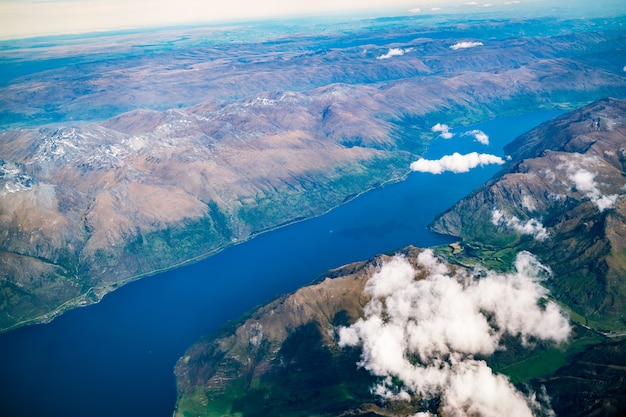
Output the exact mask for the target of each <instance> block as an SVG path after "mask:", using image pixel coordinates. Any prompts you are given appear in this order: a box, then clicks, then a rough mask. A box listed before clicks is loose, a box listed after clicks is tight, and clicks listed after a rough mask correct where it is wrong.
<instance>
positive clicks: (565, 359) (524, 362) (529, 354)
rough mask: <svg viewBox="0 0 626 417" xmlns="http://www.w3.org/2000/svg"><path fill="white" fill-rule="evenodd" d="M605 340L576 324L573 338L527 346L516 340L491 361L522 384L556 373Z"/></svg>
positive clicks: (515, 381)
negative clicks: (559, 342) (555, 343)
mask: <svg viewBox="0 0 626 417" xmlns="http://www.w3.org/2000/svg"><path fill="white" fill-rule="evenodd" d="M605 340H606V338H605V337H602V336H601V335H599V334H597V333H595V332H593V331H591V330H588V329H585V328H583V327H581V326H575V327H574V331H573V335H572V338H571V339H570V341H569V342H567V343H566V344H564V345H560V346H555V345H553V344H549V343H536V345H535V346H531V347H530V348H525V347H522V346H521V344H520V343H519V341H514V343H515V345H513V344H512V343H507V344H506V350H505V351H499V352H496V354H495V355H494V356H492V357H491V358H490V359H489V361H488V362H489V365H490V366H491V368H492V369H493V370H494V371H495V372H498V373H501V374H504V375H506V376H508V377H509V378H510V379H511V381H512V382H513V383H515V384H521V383H525V382H528V381H530V380H531V379H533V378H539V377H543V376H546V375H551V374H553V373H554V372H556V371H557V370H558V369H559V368H562V367H563V366H566V365H567V364H569V363H570V362H571V360H572V358H573V357H574V356H575V355H577V354H578V353H580V352H582V351H584V350H585V349H586V348H588V347H589V346H593V345H596V344H599V343H602V342H604V341H605Z"/></svg>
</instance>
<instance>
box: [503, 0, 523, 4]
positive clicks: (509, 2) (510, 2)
mask: <svg viewBox="0 0 626 417" xmlns="http://www.w3.org/2000/svg"><path fill="white" fill-rule="evenodd" d="M504 4H520V1H519V0H513V1H505V2H504Z"/></svg>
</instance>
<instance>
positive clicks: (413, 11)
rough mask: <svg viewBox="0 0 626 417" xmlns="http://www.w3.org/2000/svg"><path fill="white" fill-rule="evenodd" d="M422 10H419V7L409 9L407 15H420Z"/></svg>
mask: <svg viewBox="0 0 626 417" xmlns="http://www.w3.org/2000/svg"><path fill="white" fill-rule="evenodd" d="M421 12H422V9H420V8H419V7H415V8H414V9H410V10H409V13H421Z"/></svg>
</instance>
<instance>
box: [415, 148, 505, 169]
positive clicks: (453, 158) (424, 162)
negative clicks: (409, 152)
mask: <svg viewBox="0 0 626 417" xmlns="http://www.w3.org/2000/svg"><path fill="white" fill-rule="evenodd" d="M490 164H498V165H502V164H504V160H503V159H502V158H500V157H499V156H496V155H491V154H487V153H481V154H479V153H478V152H471V153H468V154H465V155H461V154H460V153H458V152H455V153H453V154H452V155H445V156H444V157H442V158H440V159H424V158H422V159H418V160H417V161H415V162H413V163H412V164H411V169H412V170H413V171H418V172H430V173H431V174H441V173H442V172H444V171H452V172H455V173H459V172H468V171H469V170H470V169H472V168H476V167H477V166H479V165H481V166H482V165H490Z"/></svg>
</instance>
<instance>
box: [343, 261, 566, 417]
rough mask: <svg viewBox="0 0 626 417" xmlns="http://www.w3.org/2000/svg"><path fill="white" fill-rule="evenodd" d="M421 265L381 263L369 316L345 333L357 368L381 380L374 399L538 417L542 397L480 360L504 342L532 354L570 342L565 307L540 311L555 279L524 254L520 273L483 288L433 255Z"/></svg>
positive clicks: (457, 411)
mask: <svg viewBox="0 0 626 417" xmlns="http://www.w3.org/2000/svg"><path fill="white" fill-rule="evenodd" d="M417 263H418V270H416V269H415V268H414V267H413V266H412V265H411V264H410V263H409V261H408V260H407V259H405V258H403V257H400V256H396V257H394V258H392V259H391V260H390V261H389V262H387V263H386V264H384V265H383V266H382V267H381V268H380V269H379V270H378V271H377V272H376V273H375V274H374V275H373V276H372V277H371V278H370V279H369V281H368V283H367V284H366V288H365V291H366V293H367V294H368V295H369V296H371V301H370V302H369V303H368V304H367V305H366V306H365V309H364V317H363V318H361V319H359V320H358V321H357V322H356V323H355V324H353V325H352V326H350V327H342V328H340V329H339V344H340V346H360V347H362V354H361V361H360V362H359V366H362V367H364V368H365V369H367V370H369V371H370V372H371V373H372V374H374V375H377V376H380V377H382V378H383V379H382V380H381V381H380V382H379V383H378V384H377V385H376V386H375V387H374V389H373V392H375V393H376V394H378V395H380V396H381V397H383V398H387V399H390V398H393V399H397V400H408V399H411V398H413V397H414V396H416V397H417V396H419V397H425V398H439V399H440V400H441V407H440V410H439V411H440V412H441V413H442V414H445V415H451V416H461V415H481V416H520V417H522V416H524V417H526V416H528V417H530V416H532V415H533V410H537V409H539V408H540V405H539V404H538V402H537V400H536V397H535V396H534V395H529V396H525V395H523V394H522V393H520V392H519V391H517V390H516V389H515V387H514V386H513V385H512V384H511V383H510V381H509V380H508V379H507V378H506V377H505V376H502V375H496V374H494V373H493V372H492V370H491V369H490V368H489V367H488V366H487V363H486V362H485V361H483V360H478V359H476V358H475V355H483V356H484V355H491V354H493V353H494V352H495V351H496V350H497V349H499V348H501V346H500V343H501V339H502V337H503V336H504V335H505V334H509V335H513V336H518V337H520V339H521V342H522V343H523V344H526V345H527V346H530V345H531V344H532V340H536V339H542V340H552V341H556V342H563V341H565V340H567V338H568V337H569V333H570V326H569V322H568V320H567V319H566V318H565V317H564V316H563V315H562V313H561V312H560V310H559V308H558V306H557V305H556V304H554V303H552V302H550V301H548V302H547V304H544V307H541V306H539V305H538V301H539V300H540V299H544V300H545V296H546V295H547V290H546V289H545V288H543V287H542V286H541V285H540V284H539V281H541V280H542V279H544V278H545V277H546V275H547V274H549V270H548V269H547V268H546V267H544V266H543V265H541V264H540V263H539V262H538V261H537V260H536V259H535V258H534V257H533V256H532V255H531V254H529V253H527V252H523V253H520V254H519V255H518V257H517V260H516V262H515V267H516V272H512V273H509V274H497V273H495V272H492V271H487V270H483V271H481V272H482V275H483V277H482V278H480V279H473V278H472V277H470V275H469V274H468V273H467V272H464V270H460V271H459V272H456V273H453V272H451V270H450V269H449V267H448V266H447V265H446V264H444V263H443V262H442V261H440V260H439V259H437V258H436V257H435V256H434V254H433V252H432V250H425V251H424V252H422V253H420V255H419V256H418V259H417ZM417 277H420V278H421V279H418V278H417ZM394 381H396V382H394ZM397 381H401V382H400V383H398V382H397ZM546 411H547V410H546ZM417 415H420V416H428V415H429V414H427V413H421V414H417Z"/></svg>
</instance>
